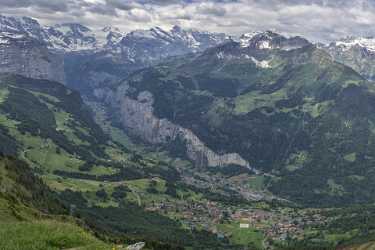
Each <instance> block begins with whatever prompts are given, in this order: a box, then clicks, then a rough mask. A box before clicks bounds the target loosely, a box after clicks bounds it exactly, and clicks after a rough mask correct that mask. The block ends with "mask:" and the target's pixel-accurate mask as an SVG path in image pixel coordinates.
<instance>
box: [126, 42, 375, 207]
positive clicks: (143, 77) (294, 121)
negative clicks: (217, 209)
mask: <svg viewBox="0 0 375 250" xmlns="http://www.w3.org/2000/svg"><path fill="white" fill-rule="evenodd" d="M123 84H125V85H129V86H130V89H129V90H128V95H129V96H130V97H133V98H134V97H136V96H137V95H138V94H139V93H140V92H142V91H149V92H151V93H152V94H153V96H154V99H155V101H154V112H155V114H156V115H157V116H158V117H160V118H167V119H169V120H171V121H173V122H174V123H176V124H179V125H181V126H183V127H185V128H189V129H191V130H192V131H193V132H194V133H195V134H196V135H197V136H198V137H199V138H200V139H201V140H203V141H204V142H205V143H206V144H207V145H208V146H209V147H210V148H212V149H214V150H215V151H216V152H237V153H239V154H240V155H241V156H242V157H244V158H245V159H247V160H248V161H249V162H250V163H251V164H252V166H253V167H255V168H257V169H259V170H262V171H265V172H267V173H270V174H271V175H273V176H274V178H273V181H272V183H271V185H270V190H272V191H274V192H275V193H276V194H279V195H281V196H282V197H285V198H288V199H291V200H293V201H296V202H298V203H302V204H305V205H310V206H326V205H339V204H341V205H342V204H347V203H366V202H370V201H373V200H374V198H373V197H372V196H371V193H372V189H373V185H372V184H371V183H372V182H373V178H374V177H373V175H372V174H371V173H372V172H371V166H372V165H373V157H374V151H373V150H372V149H371V148H373V147H372V146H371V145H372V144H373V139H372V138H373V137H374V130H373V124H374V119H375V117H374V115H373V114H374V112H373V111H374V110H373V109H374V94H373V88H372V86H371V84H370V83H368V82H366V81H365V80H364V79H363V78H362V77H361V76H360V75H359V74H358V73H356V72H355V71H353V70H352V69H350V68H348V67H346V66H344V65H342V64H339V63H337V62H335V61H334V60H332V59H331V57H330V56H329V55H328V54H327V53H325V52H324V51H322V50H320V49H318V48H316V47H315V46H313V45H307V46H305V47H302V48H298V49H293V50H282V49H272V50H263V49H256V48H249V47H247V48H242V47H241V46H240V45H239V44H237V43H235V42H231V43H227V44H225V45H222V46H219V47H217V48H213V49H209V50H207V51H206V52H204V53H202V54H199V55H196V56H190V57H188V58H186V57H185V58H177V59H175V60H172V62H167V63H165V64H161V65H159V66H157V67H153V68H150V69H146V70H144V71H142V72H140V73H138V74H135V75H134V76H133V77H132V78H130V79H129V80H127V81H125V82H124V83H123ZM301 186H302V187H303V188H300V187H301Z"/></svg>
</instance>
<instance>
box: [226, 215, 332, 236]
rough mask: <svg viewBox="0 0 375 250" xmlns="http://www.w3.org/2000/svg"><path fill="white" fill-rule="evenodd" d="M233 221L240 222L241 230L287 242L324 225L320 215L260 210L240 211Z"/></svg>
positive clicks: (233, 217)
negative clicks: (250, 230)
mask: <svg viewBox="0 0 375 250" xmlns="http://www.w3.org/2000/svg"><path fill="white" fill-rule="evenodd" d="M231 219H232V220H234V221H239V228H241V229H244V230H246V229H249V228H255V229H258V230H261V231H262V232H264V235H265V236H266V237H267V238H268V239H273V240H286V239H287V238H288V237H293V238H301V237H302V236H303V234H304V229H305V228H306V227H308V226H316V225H319V224H322V223H324V221H325V219H324V218H323V217H322V216H321V215H320V214H318V213H317V214H305V213H295V212H293V211H288V212H285V211H284V212H281V211H277V212H276V211H272V212H271V211H265V210H258V209H249V210H246V209H240V210H237V211H236V212H235V213H233V214H232V216H231Z"/></svg>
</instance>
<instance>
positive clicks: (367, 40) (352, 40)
mask: <svg viewBox="0 0 375 250" xmlns="http://www.w3.org/2000/svg"><path fill="white" fill-rule="evenodd" d="M334 44H335V45H336V46H337V47H339V48H341V49H343V50H349V49H351V48H353V47H355V46H358V47H362V48H365V49H367V50H368V51H370V52H375V38H374V37H347V38H345V39H341V40H339V41H336V42H335V43H334Z"/></svg>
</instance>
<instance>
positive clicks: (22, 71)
mask: <svg viewBox="0 0 375 250" xmlns="http://www.w3.org/2000/svg"><path fill="white" fill-rule="evenodd" d="M0 73H14V74H19V75H23V76H26V77H30V78H36V79H47V80H52V81H57V82H61V83H65V77H64V75H65V74H64V61H63V58H62V57H61V56H59V55H55V54H52V53H51V52H49V51H48V49H47V48H46V47H45V46H44V45H43V44H41V43H39V42H38V41H35V40H33V39H27V38H20V39H13V38H8V37H0Z"/></svg>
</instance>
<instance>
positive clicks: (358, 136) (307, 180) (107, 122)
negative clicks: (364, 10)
mask: <svg viewBox="0 0 375 250" xmlns="http://www.w3.org/2000/svg"><path fill="white" fill-rule="evenodd" d="M374 55H375V39H374V38H346V39H342V40H339V41H335V42H332V43H330V44H320V43H319V44H314V43H312V42H310V41H308V40H307V39H305V38H303V37H301V36H295V37H289V36H285V35H283V34H279V33H277V32H274V31H261V32H250V33H247V34H243V35H241V36H239V37H231V36H229V35H226V34H221V33H210V32H203V31H196V30H185V29H182V28H181V27H178V26H174V27H172V28H171V29H170V30H164V29H162V28H159V27H155V28H152V29H149V30H135V31H131V32H128V33H125V32H122V31H121V30H119V29H118V28H115V27H105V28H101V29H98V30H93V29H90V28H88V27H86V26H83V25H81V24H77V23H65V24H56V25H54V26H42V25H40V24H39V23H38V22H37V21H36V20H34V19H32V18H28V17H10V16H0V152H1V154H2V155H1V157H0V188H1V189H0V190H6V191H4V192H3V191H1V192H0V206H2V207H13V210H8V209H4V210H5V211H6V213H5V215H3V214H2V212H1V211H0V218H7V217H10V216H9V214H11V213H15V212H14V211H16V214H20V216H18V215H17V216H12V218H11V220H10V222H11V223H10V224H9V223H8V224H7V227H9V228H10V229H12V230H16V229H17V228H15V227H14V228H13V227H12V226H10V225H12V223H13V222H17V226H18V223H21V224H20V225H22V223H26V225H27V226H28V227H31V228H34V227H35V226H36V225H38V224H40V223H41V224H42V226H41V227H40V228H41V230H47V229H46V228H48V225H47V224H48V223H52V224H53V225H55V224H56V225H58V226H62V227H69V228H72V231H73V232H75V233H80V232H81V233H84V234H85V235H86V236H87V237H85V239H86V240H87V241H84V242H74V241H72V243H71V244H70V243H69V244H68V245H66V246H64V245H61V244H60V243H61V242H65V241H66V242H71V239H72V238H71V237H74V235H73V233H72V234H69V235H67V236H66V237H67V238H66V240H65V241H64V240H62V241H61V242H59V243H58V244H57V245H53V244H54V243H53V242H54V241H51V240H48V239H47V240H45V239H39V240H40V242H41V243H40V244H41V245H40V246H43V247H47V248H48V247H55V248H56V247H57V248H56V249H59V248H64V249H65V248H77V247H86V245H85V244H89V243H88V242H91V243H92V244H93V245H95V247H96V246H97V248H98V249H105V248H107V247H109V244H111V243H113V244H114V243H116V246H117V247H119V248H120V249H122V248H123V247H125V245H129V244H133V243H136V242H143V241H144V242H145V245H146V246H145V247H146V249H184V248H186V249H244V248H245V249H335V248H339V249H355V248H351V247H356V246H357V245H358V246H359V247H363V246H366V244H369V246H372V243H371V241H372V239H373V237H375V231H374V229H373V228H375V221H373V219H372V218H373V215H374V213H375V209H374V207H373V205H372V204H373V203H374V202H375V198H374V197H373V192H374V190H375V186H374V184H373V183H374V180H375V175H374V172H373V164H374V163H375V162H374V159H375V151H374V148H375V147H374V146H375V145H374V143H375V127H374V126H375V115H374V114H375V85H374V83H373V82H372V80H373V79H374V73H373V68H374V67H375V66H374V65H375V63H374V61H373V59H374V58H373V57H374ZM3 155H4V156H3ZM9 166H13V168H14V169H15V170H14V171H13V170H12V169H11V167H9ZM18 168H20V169H21V170H18ZM22 171H26V172H27V173H32V175H33V176H34V175H35V178H34V177H33V178H32V179H31V180H30V183H28V182H27V181H26V180H25V178H24V176H23V175H22ZM4 180H5V181H4ZM17 186H19V187H20V188H19V189H18V188H17ZM23 187H25V188H23ZM28 187H32V188H33V189H34V188H35V190H37V191H36V192H30V191H27V188H28ZM41 193H42V194H46V195H45V196H43V195H41ZM18 197H19V200H17V199H18ZM27 197H32V198H31V199H28V198H27ZM43 197H45V199H44V198H43ZM34 201H36V202H34ZM43 206H46V208H50V207H53V208H55V210H56V211H55V213H54V212H53V211H52V210H54V209H43ZM25 207H27V209H25ZM12 211H13V212H12ZM35 213H36V214H38V215H37V216H35ZM39 213H40V214H39ZM21 215H22V216H21ZM44 216H47V217H48V216H51V217H50V218H49V220H44ZM61 216H62V217H63V218H67V219H66V220H63V221H64V222H67V224H64V225H61V224H60V222H61V218H60V217H61ZM353 218H354V219H353ZM355 218H358V219H355ZM41 219H42V220H41ZM46 223H47V224H46ZM76 224H78V225H76ZM1 225H2V224H1V222H0V226H1ZM46 225H47V226H46ZM241 225H242V226H241ZM243 225H246V226H243ZM246 228H247V229H246ZM7 233H9V232H8V231H6V230H4V231H2V230H1V229H0V237H1V236H2V235H5V234H7ZM26 236H27V237H29V236H28V235H26ZM27 237H26V238H27ZM30 237H31V236H30ZM56 237H57V236H56ZM62 237H63V236H62ZM63 238H64V237H63ZM97 238H99V239H97ZM51 242H52V243H51ZM118 242H120V243H121V244H120V243H119V244H117V243H118ZM73 243H74V244H73ZM7 244H8V245H7V246H9V245H12V242H11V241H9V242H7ZM35 244H37V243H35ZM38 244H39V243H38ZM46 244H47V245H46ZM48 244H49V245H48ZM361 244H364V245H361ZM140 245H142V244H140ZM87 247H89V246H87ZM347 247H348V248H347ZM0 248H1V243H0ZM55 248H54V249H55ZM6 249H11V248H9V247H8V248H6ZM35 249H42V247H39V248H38V246H36V248H35ZM51 249H52V248H51ZM87 249H89V248H87Z"/></svg>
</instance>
